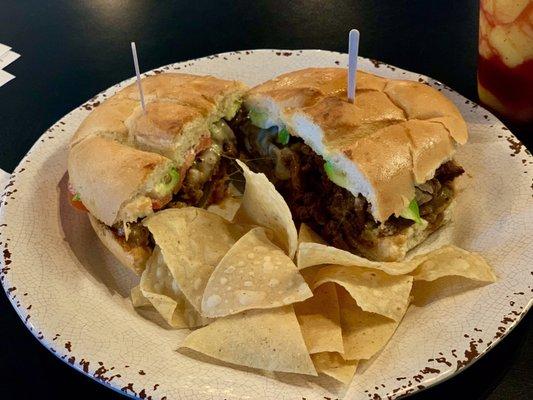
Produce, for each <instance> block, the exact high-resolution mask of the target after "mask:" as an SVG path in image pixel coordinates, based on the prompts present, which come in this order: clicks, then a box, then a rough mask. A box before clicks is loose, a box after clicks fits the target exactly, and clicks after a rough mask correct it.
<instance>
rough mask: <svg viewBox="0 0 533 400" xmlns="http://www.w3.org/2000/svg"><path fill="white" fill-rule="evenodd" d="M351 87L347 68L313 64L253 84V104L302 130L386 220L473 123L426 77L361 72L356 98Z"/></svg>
mask: <svg viewBox="0 0 533 400" xmlns="http://www.w3.org/2000/svg"><path fill="white" fill-rule="evenodd" d="M346 86H347V70H346V69H342V68H309V69H304V70H299V71H294V72H289V73H287V74H284V75H281V76H279V77H277V78H274V79H272V80H270V81H268V82H265V83H263V84H261V85H259V86H257V87H255V88H253V89H251V90H250V91H249V93H248V94H247V95H246V97H245V106H246V108H247V109H249V110H250V109H253V110H254V111H255V112H257V113H260V114H262V115H264V116H265V118H264V119H263V121H264V125H265V126H263V127H265V128H266V127H269V126H273V125H278V126H285V127H287V129H288V131H289V132H290V133H291V135H293V136H299V137H301V138H302V139H303V140H304V142H305V143H306V144H307V145H309V146H310V147H311V148H312V149H313V150H314V151H315V152H316V153H317V154H319V155H321V156H322V157H323V158H324V159H325V160H327V161H329V162H330V163H331V164H333V166H334V167H335V168H336V169H337V170H338V171H340V172H342V173H344V174H345V175H346V182H347V184H346V189H348V190H349V191H350V192H351V193H353V194H354V195H355V196H357V195H358V194H362V195H363V196H365V198H366V199H367V200H368V202H369V203H370V205H371V212H372V215H373V216H374V218H375V219H376V220H377V221H385V220H387V219H388V218H389V217H390V216H392V215H396V216H398V215H399V214H400V213H401V212H402V211H403V210H404V209H405V208H406V207H407V205H408V204H409V202H410V201H411V200H412V199H413V198H414V196H415V194H414V188H415V185H418V184H421V183H423V182H425V181H427V180H428V179H431V178H432V177H433V176H434V174H435V171H436V169H437V168H438V167H439V166H440V165H441V164H442V163H443V162H445V161H448V160H449V159H451V158H452V156H453V154H454V152H455V149H456V147H457V145H461V144H464V143H465V142H466V141H467V138H468V133H467V127H466V123H465V121H464V119H463V118H462V116H461V114H460V113H459V110H458V109H457V108H456V107H455V105H454V104H453V103H452V102H451V101H450V100H448V99H447V98H446V97H445V96H444V95H442V94H441V93H440V92H439V91H437V90H435V89H433V88H431V87H430V86H427V85H425V84H422V83H419V82H412V81H403V80H392V79H386V78H382V77H379V76H376V75H372V74H368V73H365V72H362V71H358V72H357V92H356V96H355V102H354V103H353V104H352V103H349V102H348V99H347V93H346Z"/></svg>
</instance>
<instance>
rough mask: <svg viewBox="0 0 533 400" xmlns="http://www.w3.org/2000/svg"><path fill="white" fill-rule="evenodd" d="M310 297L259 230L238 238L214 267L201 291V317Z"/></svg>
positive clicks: (287, 261) (290, 264) (294, 271)
mask: <svg viewBox="0 0 533 400" xmlns="http://www.w3.org/2000/svg"><path fill="white" fill-rule="evenodd" d="M312 295H313V294H312V292H311V290H310V289H309V286H307V283H305V280H304V278H303V277H302V275H300V273H299V272H298V269H297V268H296V265H294V263H293V262H292V260H291V259H290V258H289V257H288V256H287V255H285V253H284V252H283V251H282V250H281V249H279V248H278V247H276V246H275V245H274V244H273V243H272V242H270V240H268V238H267V235H266V231H265V229H264V228H260V227H259V228H254V229H252V230H251V231H249V232H248V233H247V234H245V235H244V236H243V237H242V238H240V239H239V241H238V242H237V243H235V245H234V246H233V247H232V248H231V249H230V250H229V251H228V253H227V254H226V255H225V256H224V258H223V259H222V260H221V261H220V263H219V264H218V265H217V267H216V269H215V271H214V272H213V274H212V275H211V277H210V278H209V281H208V283H207V286H206V288H205V291H204V296H203V299H202V314H203V315H204V316H206V317H211V318H214V317H224V316H226V315H231V314H237V313H239V312H241V311H244V310H250V309H259V308H274V307H280V306H284V305H288V304H292V303H295V302H297V301H303V300H305V299H307V298H309V297H311V296H312Z"/></svg>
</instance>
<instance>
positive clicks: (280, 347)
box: [132, 163, 496, 383]
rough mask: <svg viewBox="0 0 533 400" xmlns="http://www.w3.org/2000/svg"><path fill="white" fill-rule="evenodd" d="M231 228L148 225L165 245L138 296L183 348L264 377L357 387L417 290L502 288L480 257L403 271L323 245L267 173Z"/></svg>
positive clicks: (452, 255) (178, 218)
mask: <svg viewBox="0 0 533 400" xmlns="http://www.w3.org/2000/svg"><path fill="white" fill-rule="evenodd" d="M239 165H240V166H241V167H242V169H243V170H244V177H245V179H246V190H245V193H244V196H243V199H242V203H241V205H240V208H239V209H238V211H237V213H236V214H235V216H234V217H233V220H232V221H231V222H230V221H228V220H226V219H224V218H222V217H221V216H219V215H217V214H215V213H212V212H209V211H206V210H202V209H197V208H192V207H188V208H182V209H168V210H165V211H161V212H159V213H157V214H155V215H153V216H151V217H150V218H148V219H146V220H145V222H144V224H145V225H146V226H147V227H148V229H149V230H150V232H151V233H152V235H153V237H154V241H155V243H156V244H157V245H156V248H155V251H154V254H153V255H152V257H151V259H150V260H149V262H148V265H147V268H146V270H145V271H144V273H143V274H142V277H141V281H140V284H139V286H138V287H136V288H135V289H134V290H133V291H132V300H133V303H134V305H135V306H139V307H140V306H147V305H149V306H152V307H153V308H155V309H156V310H157V312H158V313H159V314H160V315H161V316H162V317H163V318H164V320H165V321H166V322H167V323H168V324H169V325H170V326H172V327H174V328H188V329H193V328H196V329H195V330H193V331H192V332H191V333H190V334H189V335H188V336H187V338H186V339H185V341H184V342H183V343H182V345H181V347H183V348H189V349H192V350H194V351H197V352H200V353H203V354H205V355H208V356H210V357H213V358H216V359H218V360H222V361H225V362H228V363H232V364H237V365H242V366H247V367H252V368H258V369H262V370H267V371H281V372H292V373H299V374H306V375H317V374H318V373H323V374H326V375H329V376H331V377H332V378H334V379H336V380H338V381H340V382H343V383H349V382H350V380H351V379H352V377H353V375H354V373H355V370H356V368H357V364H358V362H359V361H360V360H366V359H369V358H370V357H372V356H373V355H375V354H376V353H377V352H378V351H380V349H382V348H383V347H384V346H385V345H386V343H387V342H388V341H389V339H390V338H391V336H392V335H393V334H394V332H395V330H396V328H397V327H398V325H399V323H400V322H401V320H402V318H403V316H404V315H405V313H406V311H407V308H408V307H409V304H410V302H411V301H412V300H413V293H414V292H413V291H412V289H413V284H414V283H416V282H417V281H426V283H427V282H433V281H436V280H437V279H441V278H444V277H447V276H459V277H464V278H466V279H471V280H475V281H479V282H494V280H495V279H496V277H495V275H494V273H493V272H492V271H491V269H490V267H489V266H488V265H487V263H486V262H485V261H484V260H483V259H482V258H481V257H480V256H479V255H477V254H473V253H469V252H467V251H465V250H462V249H459V248H457V247H455V246H445V247H442V248H440V249H438V250H436V251H433V252H431V253H428V254H424V255H421V256H417V257H415V258H413V259H411V260H409V261H405V262H394V263H392V262H374V261H369V260H367V259H364V258H361V257H358V256H356V255H353V254H351V253H349V252H346V251H343V250H339V249H336V248H334V247H331V246H328V245H326V244H324V243H323V242H322V240H321V239H320V237H318V236H317V235H316V234H315V233H314V232H312V231H311V230H310V229H309V228H307V227H306V226H305V225H302V227H301V228H300V232H299V233H297V231H296V227H295V225H294V222H293V220H292V217H291V213H290V211H289V208H288V206H287V204H286V203H285V201H284V200H283V198H282V197H281V195H280V194H279V193H278V192H277V191H276V190H275V188H274V186H273V185H272V184H271V183H270V182H269V181H268V180H267V178H266V177H265V176H264V175H263V174H255V173H253V172H251V171H250V170H249V169H248V168H247V167H246V165H244V164H242V163H239Z"/></svg>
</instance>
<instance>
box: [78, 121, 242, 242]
mask: <svg viewBox="0 0 533 400" xmlns="http://www.w3.org/2000/svg"><path fill="white" fill-rule="evenodd" d="M236 156H237V148H236V139H235V135H234V134H233V131H232V130H231V128H230V127H229V126H228V124H227V123H226V122H225V121H224V120H223V119H222V120H220V121H218V122H215V123H214V124H212V125H211V127H210V128H209V134H207V135H206V136H205V137H204V138H203V139H202V140H201V141H200V142H199V143H198V145H197V146H196V147H195V148H194V149H191V151H190V157H188V159H187V160H186V161H185V163H184V164H183V165H182V166H180V168H179V169H177V168H171V169H170V170H169V171H168V173H167V174H166V175H165V176H164V177H163V179H162V180H161V181H160V182H158V183H156V184H155V185H154V187H153V188H152V189H151V190H150V192H149V193H147V194H146V195H144V196H140V197H139V199H138V200H139V201H134V202H132V203H130V204H128V205H127V207H128V208H132V210H131V212H129V214H130V215H135V214H137V215H140V216H141V217H140V218H137V219H136V220H134V221H130V222H122V221H120V222H117V223H116V224H114V225H113V226H111V227H110V228H111V230H112V232H113V233H114V235H115V237H116V239H117V241H118V242H119V243H120V244H121V245H122V247H123V248H124V249H125V250H126V251H130V250H132V249H134V248H136V247H142V248H144V249H147V250H150V251H151V249H152V248H153V247H154V243H153V240H152V237H151V234H150V232H149V231H148V229H147V228H146V227H145V226H144V225H143V224H142V219H143V218H144V216H146V215H149V214H150V213H151V212H153V211H159V210H162V209H166V208H180V207H187V206H194V207H201V208H207V207H208V206H210V205H211V204H216V203H218V202H220V201H221V200H222V199H223V198H224V197H225V195H226V191H227V188H228V185H229V181H230V178H229V176H230V174H231V170H232V168H234V167H232V160H233V159H234V158H235V157H236ZM71 202H72V203H73V205H74V206H75V207H76V208H79V209H85V207H84V206H83V199H81V198H80V197H79V196H78V195H77V194H75V193H73V197H72V199H71ZM145 203H146V204H145Z"/></svg>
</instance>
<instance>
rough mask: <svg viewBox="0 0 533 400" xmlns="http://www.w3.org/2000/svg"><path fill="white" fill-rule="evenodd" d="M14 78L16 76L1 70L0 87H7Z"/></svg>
mask: <svg viewBox="0 0 533 400" xmlns="http://www.w3.org/2000/svg"><path fill="white" fill-rule="evenodd" d="M14 77H15V75H11V74H10V73H9V72H6V71H4V70H2V69H0V86H2V85H5V84H6V83H8V82H9V81H10V80H11V79H13V78H14Z"/></svg>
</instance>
